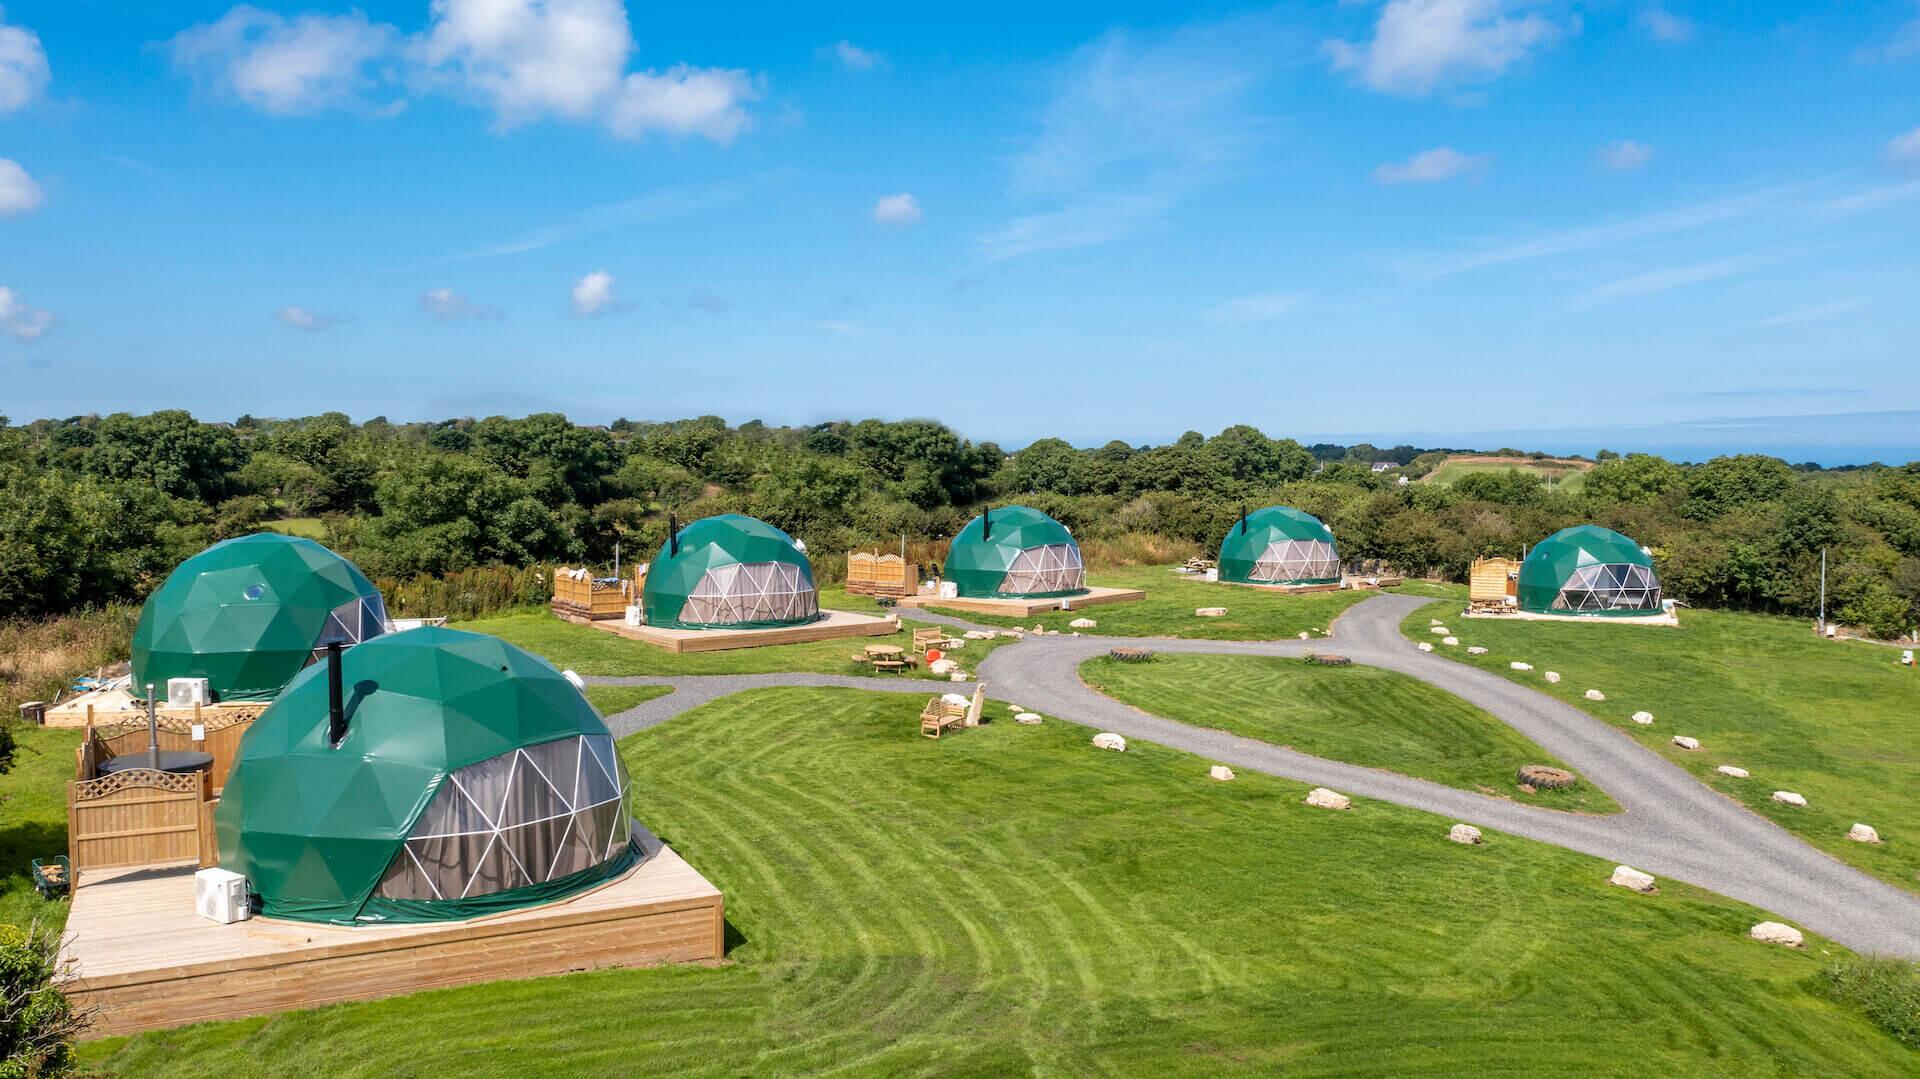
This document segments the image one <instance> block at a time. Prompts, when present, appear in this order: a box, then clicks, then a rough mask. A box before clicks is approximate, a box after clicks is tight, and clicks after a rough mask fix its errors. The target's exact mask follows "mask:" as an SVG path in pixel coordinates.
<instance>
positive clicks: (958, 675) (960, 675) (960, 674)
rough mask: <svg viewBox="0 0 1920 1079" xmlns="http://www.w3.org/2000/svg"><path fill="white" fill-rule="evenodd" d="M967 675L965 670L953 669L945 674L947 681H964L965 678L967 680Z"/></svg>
mask: <svg viewBox="0 0 1920 1079" xmlns="http://www.w3.org/2000/svg"><path fill="white" fill-rule="evenodd" d="M968 677H969V676H968V674H967V672H965V671H953V672H952V673H950V674H948V675H947V681H949V682H964V681H966V680H967V678H968Z"/></svg>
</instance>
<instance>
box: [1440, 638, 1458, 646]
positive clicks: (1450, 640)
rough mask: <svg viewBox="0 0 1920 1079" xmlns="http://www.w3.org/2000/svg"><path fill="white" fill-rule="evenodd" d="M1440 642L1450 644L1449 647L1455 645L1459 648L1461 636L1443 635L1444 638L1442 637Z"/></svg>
mask: <svg viewBox="0 0 1920 1079" xmlns="http://www.w3.org/2000/svg"><path fill="white" fill-rule="evenodd" d="M1440 643H1441V644H1444V645H1447V646H1449V647H1455V648H1457V647H1459V645H1460V638H1458V637H1442V638H1440Z"/></svg>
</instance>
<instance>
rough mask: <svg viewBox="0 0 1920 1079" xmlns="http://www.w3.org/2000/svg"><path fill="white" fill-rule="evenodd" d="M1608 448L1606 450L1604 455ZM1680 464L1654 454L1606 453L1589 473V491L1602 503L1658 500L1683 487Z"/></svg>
mask: <svg viewBox="0 0 1920 1079" xmlns="http://www.w3.org/2000/svg"><path fill="white" fill-rule="evenodd" d="M1607 452H1608V451H1606V450H1602V451H1601V453H1602V454H1603V455H1605V454H1607ZM1680 480H1681V472H1680V466H1678V465H1676V464H1674V463H1672V462H1671V461H1668V460H1666V459H1665V458H1663V457H1656V456H1655V455H1653V454H1650V453H1630V454H1628V455H1626V456H1625V457H1621V456H1619V455H1618V454H1614V455H1612V456H1603V457H1602V458H1601V461H1600V463H1599V464H1598V465H1595V466H1594V467H1593V469H1592V470H1591V471H1589V472H1588V473H1587V484H1586V493H1587V496H1588V498H1589V499H1591V500H1592V501H1594V502H1595V503H1598V504H1602V505H1604V504H1608V503H1618V502H1633V503H1643V504H1644V503H1648V502H1654V501H1657V500H1658V499H1660V498H1661V497H1663V496H1665V495H1666V494H1667V493H1668V492H1669V491H1672V490H1673V489H1675V488H1676V487H1678V486H1680Z"/></svg>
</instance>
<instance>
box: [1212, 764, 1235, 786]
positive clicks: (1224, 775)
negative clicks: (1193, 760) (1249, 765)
mask: <svg viewBox="0 0 1920 1079" xmlns="http://www.w3.org/2000/svg"><path fill="white" fill-rule="evenodd" d="M1207 778H1208V779H1217V780H1219V781H1220V782H1222V783H1225V782H1226V781H1228V780H1230V779H1232V778H1233V769H1231V768H1229V767H1227V766H1226V765H1224V764H1216V765H1214V766H1213V767H1211V768H1209V769H1207Z"/></svg>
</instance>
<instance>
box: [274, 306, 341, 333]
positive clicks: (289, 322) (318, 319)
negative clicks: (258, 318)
mask: <svg viewBox="0 0 1920 1079" xmlns="http://www.w3.org/2000/svg"><path fill="white" fill-rule="evenodd" d="M273 317H274V318H277V319H279V320H280V323H281V325H283V326H290V327H292V328H294V329H296V330H305V331H307V332H309V333H319V332H320V331H321V330H330V329H332V328H333V327H334V326H335V325H337V324H338V323H339V322H340V319H339V318H338V317H336V316H334V315H323V314H321V313H320V312H318V311H314V310H312V309H310V308H305V307H293V306H287V307H282V308H281V309H280V310H278V311H275V312H274V313H273Z"/></svg>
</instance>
